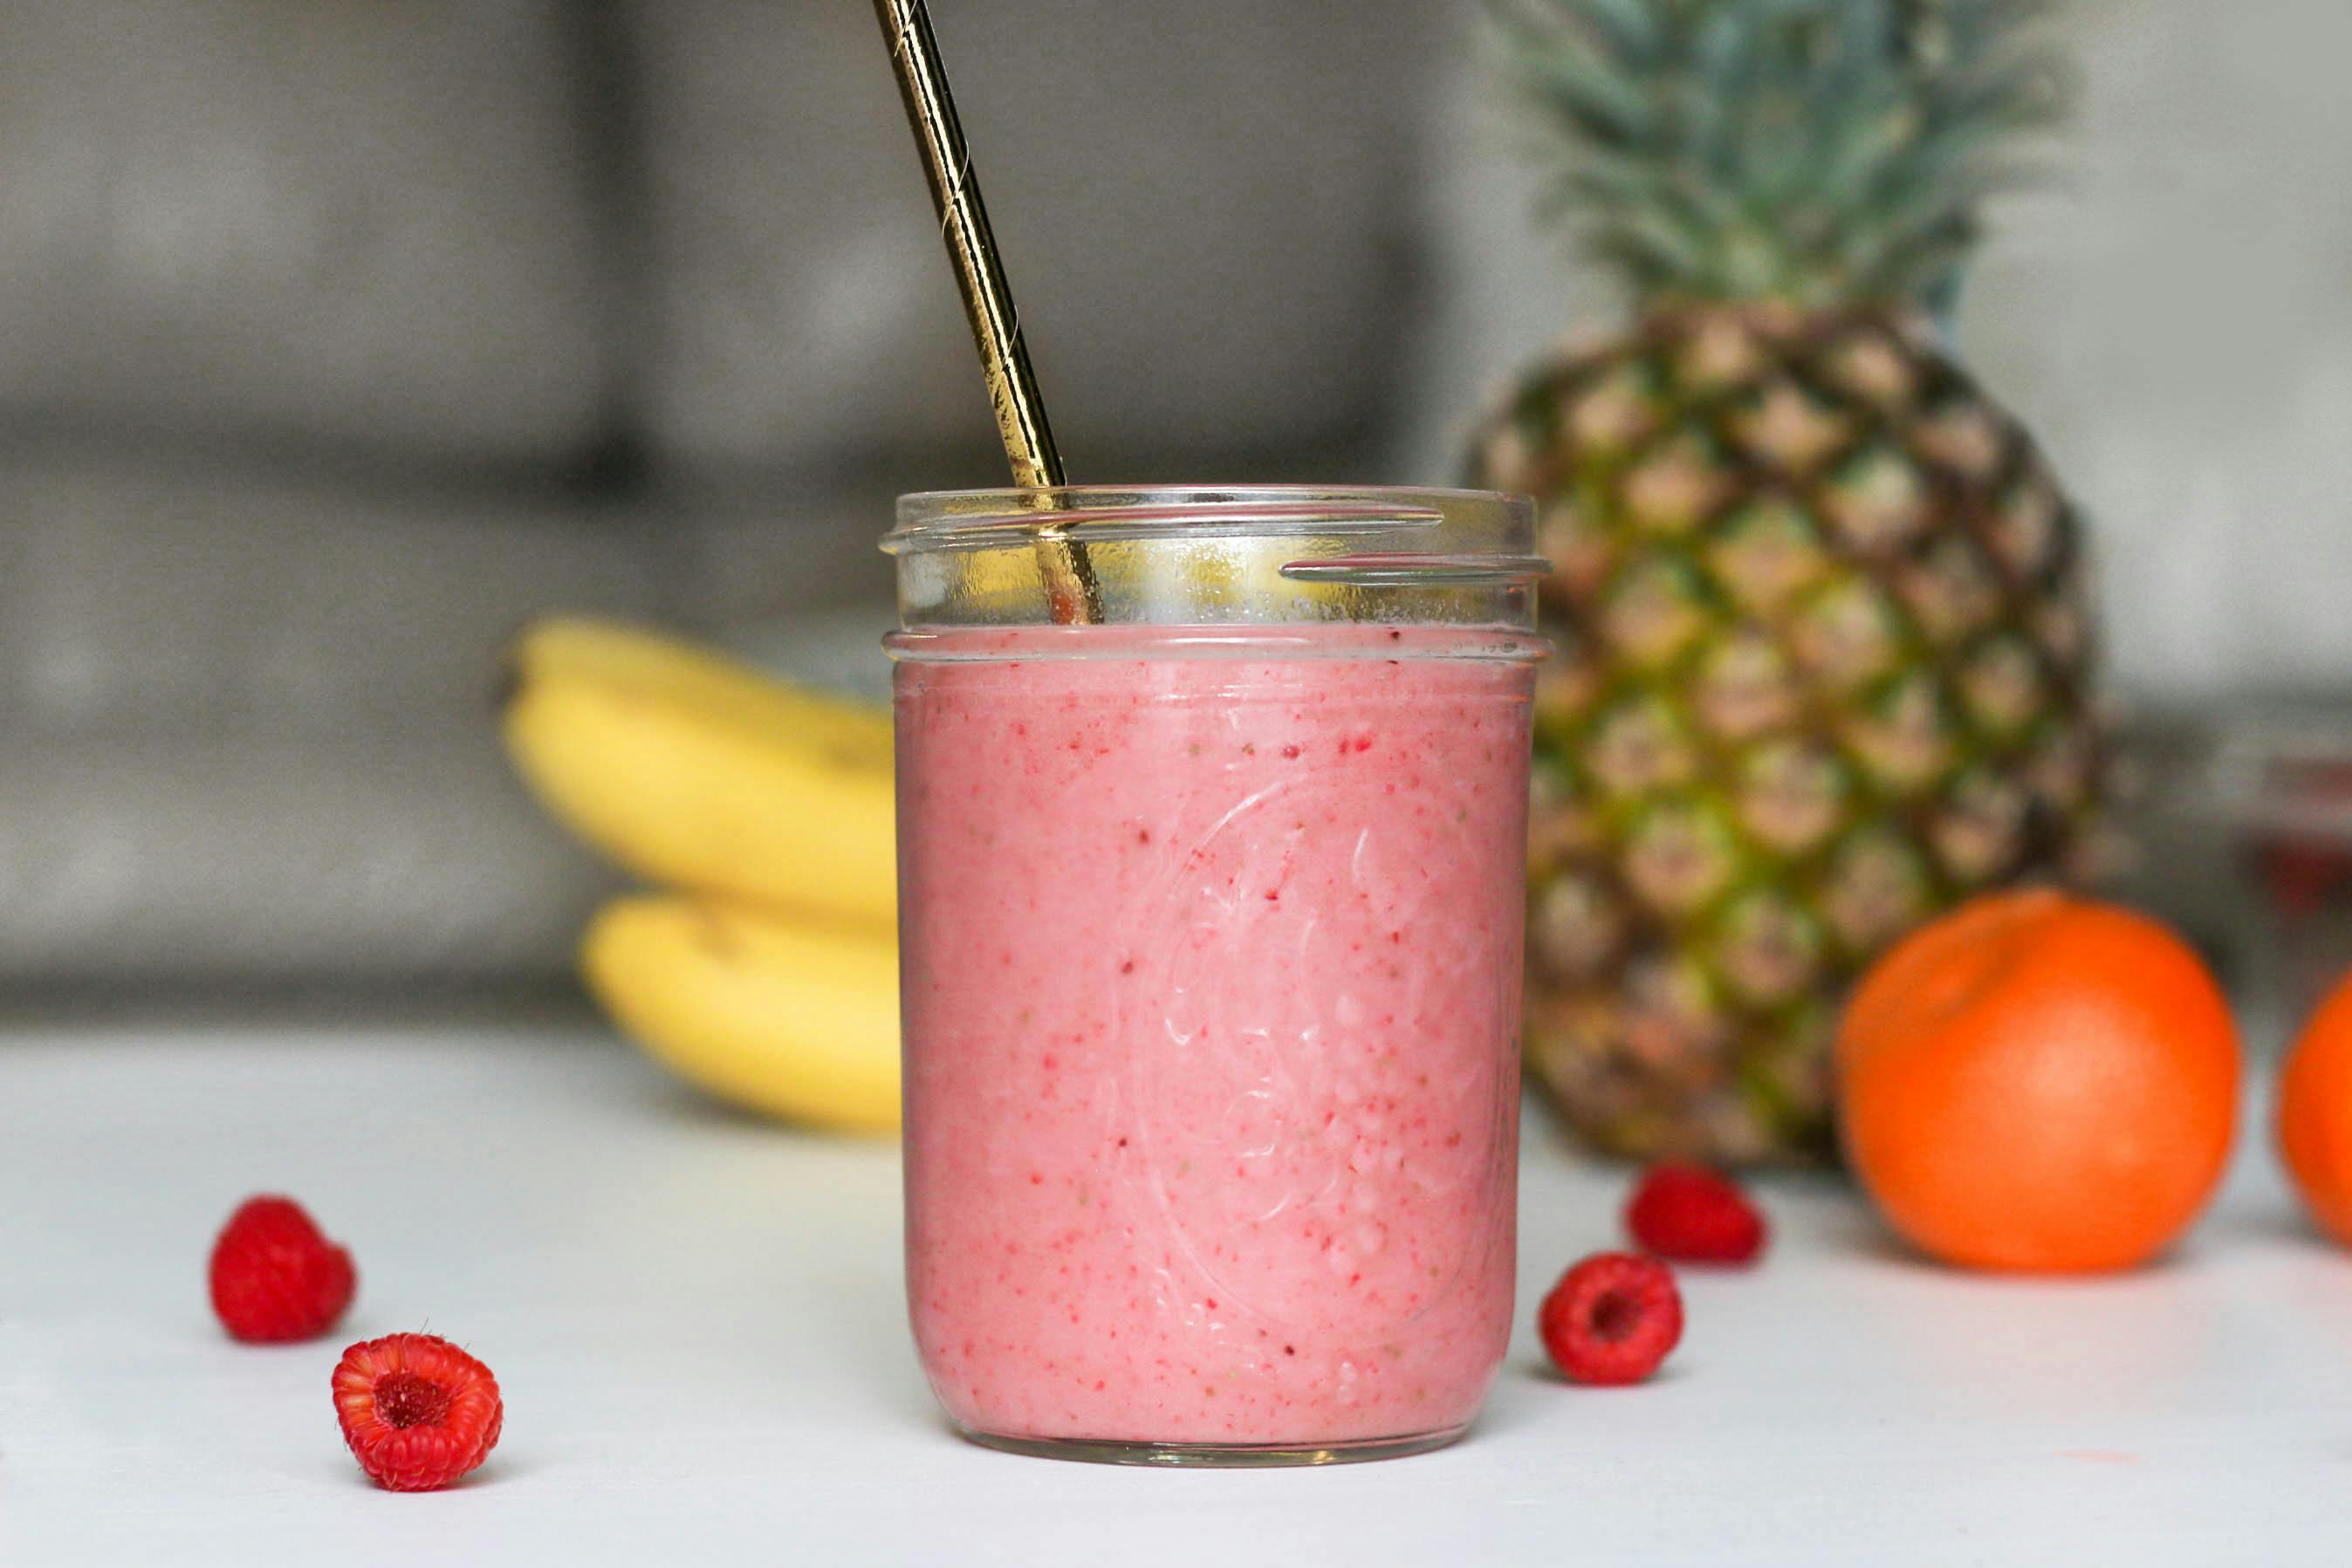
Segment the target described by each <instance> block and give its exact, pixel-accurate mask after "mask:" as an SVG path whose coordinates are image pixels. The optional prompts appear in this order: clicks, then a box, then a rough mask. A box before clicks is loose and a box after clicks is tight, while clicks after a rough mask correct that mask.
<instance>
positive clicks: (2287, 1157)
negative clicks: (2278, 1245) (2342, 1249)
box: [2276, 975, 2352, 1246]
mask: <svg viewBox="0 0 2352 1568" xmlns="http://www.w3.org/2000/svg"><path fill="white" fill-rule="evenodd" d="M2276 1130H2277V1134H2278V1149H2279V1157H2280V1158H2281V1159H2282V1160H2284V1162H2285V1164H2286V1171H2287V1175H2288V1176H2290V1177H2291V1178H2293V1180H2294V1189H2295V1191H2296V1192H2297V1193H2298V1194H2300V1195H2301V1196H2302V1198H2303V1206H2304V1207H2305V1208H2306V1209H2308V1210H2310V1212H2311V1218H2313V1219H2314V1220H2315V1222H2317V1224H2318V1226H2319V1228H2321V1229H2322V1230H2325V1231H2326V1232H2327V1233H2328V1234H2329V1235H2330V1236H2333V1237H2335V1238H2336V1239H2337V1240H2338V1241H2341V1242H2343V1243H2345V1244H2346V1245H2347V1246H2352V975H2347V976H2345V977H2344V978H2343V979H2341V980H2339V981H2337V982H2336V988H2335V989H2334V990H2333V991H2330V992H2329V993H2328V994H2327V998H2326V1000H2324V1001H2322V1002H2321V1003H2320V1004H2319V1009H2318V1010H2317V1011H2316V1012H2315V1013H2313V1014H2312V1015H2311V1020H2310V1021H2309V1022H2308V1023H2306V1024H2305V1025H2304V1028H2303V1032H2302V1034H2300V1035H2299V1036H2297V1037H2296V1039H2295V1042H2294V1049H2292V1050H2290V1051H2288V1052H2287V1057H2286V1064H2285V1065H2284V1067H2283V1068H2281V1069H2280V1071H2279V1084H2278V1121H2277V1127H2276Z"/></svg>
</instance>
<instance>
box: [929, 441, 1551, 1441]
mask: <svg viewBox="0 0 2352 1568" xmlns="http://www.w3.org/2000/svg"><path fill="white" fill-rule="evenodd" d="M1050 504H1051V506H1052V507H1053V508H1054V511H1053V513H1052V514H1051V520H1050V522H1049V521H1045V520H1043V519H1041V517H1040V516H1039V513H1038V512H1037V510H1036V509H1035V508H1036V507H1037V505H1038V497H1036V495H1035V494H1034V493H1032V492H1023V491H999V492H992V493H991V492H978V493H966V494H958V495H942V496H915V497H908V498H907V499H906V500H904V501H903V502H901V503H900V507H899V526H898V529H897V530H896V531H895V532H894V533H893V534H892V535H891V536H890V538H889V539H888V541H887V545H886V548H887V549H890V550H892V551H893V552H895V553H896V555H897V557H898V580H899V591H900V605H901V612H902V618H903V622H904V628H905V629H904V630H902V631H900V632H898V633H897V634H896V635H894V636H893V637H892V638H891V639H890V644H891V652H892V653H893V655H894V656H895V658H896V659H897V661H898V665H897V676H896V678H897V708H898V822H899V830H898V831H899V888H900V897H899V909H900V930H901V939H900V954H901V964H902V972H901V979H900V985H901V995H902V1018H903V1028H904V1038H905V1051H906V1096H907V1103H906V1161H907V1270H908V1304H909V1308H910V1311H911V1313H912V1317H913V1323H914V1331H915V1338H916V1343H917V1348H918V1350H919V1354H920V1356H921V1358H922V1363H923V1365H924V1368H925V1370H926V1372H927V1373H928V1374H929V1377H930V1381H931V1385H932V1387H933V1388H934V1389H935V1390H936V1391H937V1393H938V1395H939V1397H940V1402H941V1403H942V1404H943V1405H944V1406H946V1408H947V1411H948V1413H949V1415H950V1416H951V1417H952V1418H953V1420H954V1421H955V1422H956V1424H957V1425H958V1426H959V1427H961V1428H962V1429H963V1430H964V1431H965V1432H967V1433H968V1434H970V1435H971V1436H972V1437H977V1438H979V1439H981V1440H982V1441H985V1442H991V1443H995V1444H998V1445H1000V1446H1004V1447H1010V1448H1023V1449H1031V1450H1037V1451H1045V1452H1055V1453H1066V1454H1075V1455H1081V1456H1087V1457H1096V1458H1137V1459H1154V1460H1160V1461H1163V1462H1181V1461H1184V1460H1197V1461H1200V1462H1226V1463H1249V1462H1259V1463H1274V1462H1311V1461H1317V1460H1323V1459H1330V1458H1360V1457H1371V1456H1374V1455H1379V1454H1385V1453H1396V1452H1403V1451H1410V1450H1412V1449H1418V1448H1428V1447H1432V1446H1434V1445H1436V1444H1439V1443H1443V1442H1444V1441H1446V1440H1448V1439H1450V1438H1452V1437H1455V1436H1456V1435H1458V1434H1459V1433H1460V1432H1461V1431H1462V1429H1463V1427H1465V1425H1466V1424H1467V1423H1468V1422H1469V1420H1470V1418H1471V1416H1473V1415H1474V1414H1475V1412H1476V1410H1477V1407H1478V1405H1479V1402H1480V1400H1481V1399H1482V1398H1483V1397H1484V1396H1485V1394H1486V1388H1487V1386H1488V1385H1489V1383H1490V1382H1491V1380H1492V1379H1493V1376H1494V1374H1495V1371H1496V1367H1497V1365H1498V1364H1500V1361H1501V1359H1502V1355H1503V1351H1504V1345H1505V1343H1506V1341H1507V1338H1508V1335H1509V1330H1510V1322H1511V1304H1512V1303H1511V1290H1512V1279H1513V1245H1512V1222H1513V1213H1514V1207H1513V1206H1514V1196H1515V1168H1516V1152H1517V1108H1518V1069H1517V1061H1518V1057H1517V1026H1518V1011H1519V974H1520V941H1521V921H1522V910H1523V904H1524V883H1525V859H1524V856H1525V847H1524V846H1525V831H1526V811H1527V800H1528V725H1529V709H1528V705H1529V695H1530V687H1531V685H1532V673H1533V661H1534V660H1535V659H1536V658H1537V657H1538V655H1539V654H1540V653H1541V652H1542V650H1543V643H1541V641H1540V640H1539V639H1538V638H1537V637H1536V636H1535V635H1533V634H1532V632H1531V631H1530V629H1529V628H1530V613H1531V598H1532V592H1531V583H1532V580H1533V579H1534V577H1535V575H1536V574H1537V573H1538V570H1541V568H1540V563H1539V562H1538V561H1536V560H1534V559H1530V558H1529V556H1528V536H1529V532H1530V527H1531V525H1530V518H1529V515H1528V509H1527V504H1526V503H1525V502H1523V501H1520V500H1517V499H1515V498H1510V497H1500V496H1493V495H1486V494H1478V493H1469V492H1449V491H1402V490H1353V491H1350V490H1311V489H1297V488H1286V487H1247V488H1224V489H1185V490H1106V489H1087V488H1073V489H1065V490H1061V491H1057V492H1054V493H1052V495H1051V501H1050ZM1043 530H1050V531H1051V532H1052V533H1053V534H1054V535H1055V538H1056V539H1057V540H1066V541H1068V543H1069V544H1070V545H1071V546H1074V547H1076V549H1080V550H1082V551H1083V554H1084V557H1085V559H1087V561H1088V563H1089V577H1090V579H1091V582H1092V586H1093V591H1094V592H1095V595H1096V597H1097V607H1098V611H1099V619H1098V620H1096V621H1093V622H1087V623H1079V624H1062V623H1056V622H1055V603H1056V595H1055V589H1054V581H1055V576H1056V571H1055V566H1054V564H1053V562H1052V561H1051V560H1050V559H1047V557H1046V556H1045V554H1044V553H1043V552H1042V551H1041V546H1040V542H1039V540H1040V536H1041V531H1043ZM1049 548H1054V549H1059V548H1060V546H1059V545H1058V544H1057V545H1055V546H1054V547H1049Z"/></svg>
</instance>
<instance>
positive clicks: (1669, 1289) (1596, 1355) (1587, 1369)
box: [1536, 1252, 1683, 1385]
mask: <svg viewBox="0 0 2352 1568" xmlns="http://www.w3.org/2000/svg"><path fill="white" fill-rule="evenodd" d="M1536 1323H1537V1327H1538V1329H1539V1330H1540V1332H1541V1333H1542V1335H1543V1343H1544V1349H1545V1350H1547V1351H1549V1352H1550V1353H1551V1358H1552V1360H1553V1362H1555V1363H1556V1364H1558V1365H1559V1369H1560V1371H1561V1372H1563V1373H1565V1374H1567V1375H1568V1378H1569V1381H1570V1382H1571V1383H1590V1384H1599V1385H1616V1384H1628V1383H1639V1382H1641V1381H1642V1380H1643V1379H1644V1378H1646V1377H1648V1376H1649V1375H1650V1374H1652V1373H1653V1372H1655V1371H1656V1370H1657V1369H1658V1364H1659V1363H1660V1362H1662V1361H1664V1360H1665V1359H1666V1353H1667V1352H1669V1351H1671V1350H1673V1349H1674V1348H1675V1343H1677V1342H1678V1341H1680V1340H1681V1338H1682V1337H1683V1298H1682V1292H1681V1291H1678V1290H1676V1289H1675V1277H1674V1274H1673V1273H1672V1272H1671V1271H1670V1270H1668V1269H1667V1268H1666V1266H1665V1265H1664V1264H1663V1263H1661V1262H1658V1261H1657V1260H1654V1259H1651V1258H1637V1257H1635V1256H1634V1255H1633V1254H1632V1253H1630V1252H1597V1253H1595V1254H1593V1255H1592V1256H1591V1257H1590V1258H1587V1259H1586V1260H1584V1261H1582V1262H1581V1263H1579V1264H1577V1265H1576V1266H1575V1267H1574V1268H1572V1269H1570V1270H1569V1271H1568V1272H1567V1273H1565V1274H1563V1275H1561V1276H1560V1278H1559V1284H1557V1285H1554V1286H1553V1287H1552V1289H1551V1294H1549V1295H1548V1296H1546V1297H1545V1298H1544V1301H1543V1308H1542V1311H1541V1312H1540V1313H1539V1314H1538V1317H1537V1319H1536Z"/></svg>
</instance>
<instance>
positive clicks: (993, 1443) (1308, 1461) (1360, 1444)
mask: <svg viewBox="0 0 2352 1568" xmlns="http://www.w3.org/2000/svg"><path fill="white" fill-rule="evenodd" d="M1469 1429H1470V1426H1469V1423H1467V1422H1464V1423H1463V1424H1462V1425H1461V1426H1458V1427H1445V1428H1444V1429H1443V1430H1440V1431H1435V1432H1416V1433H1413V1434H1411V1435H1410V1436H1407V1437H1363V1438H1358V1439H1355V1440H1353V1441H1349V1442H1344V1443H1326V1444H1305V1443H1141V1442H1130V1441H1126V1440H1123V1439H1117V1438H1105V1437H1008V1436H1006V1435H1004V1434H1002V1433H997V1432H980V1431H974V1430H973V1429H972V1428H971V1427H957V1428H956V1430H957V1431H958V1432H960V1433H961V1435H962V1436H963V1437H965V1438H967V1439H968V1440H970V1441H971V1442H974V1443H978V1444H979V1445H980V1446H981V1447H982V1448H996V1449H1000V1450H1002V1451H1003V1452H1004V1453H1008V1454H1026V1455H1029V1456H1030V1457H1031V1458H1040V1459H1076V1460H1080V1461H1083V1462H1085V1463H1087V1464H1095V1465H1147V1466H1156V1467H1158V1468H1160V1469H1199V1470H1264V1469H1284V1468H1286V1467H1290V1466H1297V1465H1351V1464H1358V1463H1360V1462H1362V1461H1363V1460H1366V1459H1399V1458H1404V1457H1405V1456H1406V1455H1408V1454H1425V1453H1428V1452H1429V1451H1430V1450H1431V1449H1433V1448H1444V1447H1445V1446H1447V1445H1448V1444H1450V1443H1453V1442H1454V1441H1455V1440H1456V1439H1458V1438H1459V1437H1461V1436H1462V1434H1463V1433H1465V1432H1466V1431H1468V1430H1469Z"/></svg>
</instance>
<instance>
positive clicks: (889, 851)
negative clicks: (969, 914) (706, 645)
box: [500, 619, 898, 932]
mask: <svg viewBox="0 0 2352 1568" xmlns="http://www.w3.org/2000/svg"><path fill="white" fill-rule="evenodd" d="M508 674H509V684H508V687H507V690H506V693H505V695H504V699H503V701H502V702H501V705H500V710H501V711H500V721H501V726H502V728H503V730H504V732H505V737H506V743H507V748H508V751H509V754H510V755H511V756H512V757H513V758H514V761H515V765H516V767H517V768H518V769H519V770H520V773H521V774H522V777H523V779H525V781H526V782H528V783H529V784H530V787H531V789H533V791H534V792H535V793H536V794H537V795H538V796H539V799H540V800H541V803H542V804H543V805H545V806H546V807H547V809H548V810H550V811H551V812H552V813H554V815H555V816H556V817H557V818H558V819H560V820H561V821H563V822H564V823H565V824H567V825H568V826H569V827H570V828H571V829H572V831H574V832H576V833H578V834H579V835H580V837H582V838H583V839H585V840H586V841H588V842H589V843H591V844H592V845H593V846H595V847H596V848H597V849H600V850H602V851H603V852H605V853H606V854H608V855H610V856H611V857H612V858H613V859H614V860H615V861H617V862H620V863H621V864H622V865H623V866H624V867H625V868H626V869H628V870H629V871H632V872H635V873H636V874H638V875H639V876H642V877H644V878H645V879H646V880H647V881H649V882H655V883H665V884H667V885H669V886H673V887H678V888H684V889H688V890H690V891H694V892H698V893H709V894H720V895H724V896H729V897H733V898H738V899H747V900H751V901H753V902H756V903H761V904H771V905H778V906H782V907H784V908H787V909H797V910H803V911H806V912H808V913H811V914H815V915H834V916H839V917H845V918H847V919H851V920H856V921H859V922H862V923H864V924H866V925H868V926H870V927H872V928H874V929H875V930H876V931H877V932H878V931H881V930H884V929H887V927H888V926H889V925H890V924H891V922H892V920H893V918H894V916H895V912H896V910H897V907H898V883H897V873H896V870H895V865H896V848H895V844H894V841H893V827H892V822H893V803H892V785H891V776H890V719H889V716H888V714H887V712H886V711H884V710H881V709H878V708H868V707H865V706H858V705H856V704H852V703H847V702H841V701H836V700H835V699H832V698H829V697H824V696H820V695H817V694H815V693H814V692H810V691H806V690H803V689H802V688H799V687H796V686H793V685H788V684H786V683H784V682H782V681H778V680H775V679H773V678H772V677H771V676H769V675H766V674H762V673H761V672H760V671H758V670H755V669H753V668H751V666H750V665H747V664H738V663H736V662H735V661H733V660H731V659H728V658H726V657H724V656H723V655H720V654H718V653H706V652H703V651H701V650H699V649H696V648H693V647H689V646H688V645H687V644H685V643H678V642H675V641H672V640H671V639H669V638H667V637H662V636H659V635H656V633H653V632H645V631H640V630H637V629H636V628H634V627H628V626H621V625H615V624H612V623H609V622H594V621H584V620H576V619H552V620H548V621H543V622H539V623H538V624H536V625H534V626H532V627H530V629H528V630H527V631H526V632H524V633H523V634H522V636H521V637H520V639H519V640H518V641H517V642H516V643H515V645H514V647H513V649H512V650H511V652H510V653H509V659H508Z"/></svg>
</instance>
